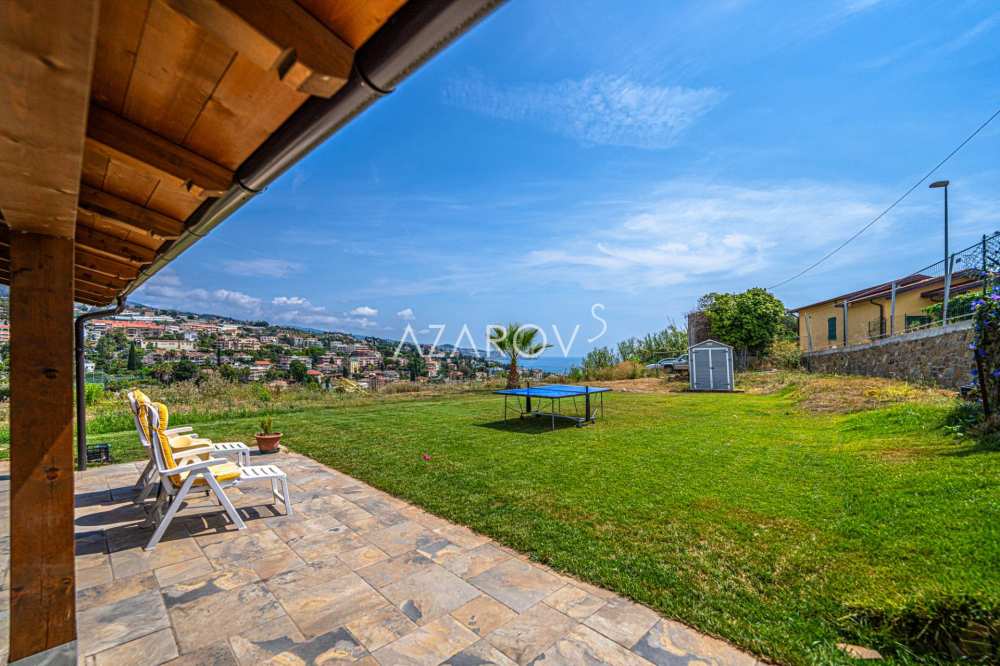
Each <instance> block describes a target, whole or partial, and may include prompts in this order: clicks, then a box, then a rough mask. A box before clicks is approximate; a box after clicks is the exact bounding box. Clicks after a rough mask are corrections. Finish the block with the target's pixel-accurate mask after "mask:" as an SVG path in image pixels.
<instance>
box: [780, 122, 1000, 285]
mask: <svg viewBox="0 0 1000 666" xmlns="http://www.w3.org/2000/svg"><path fill="white" fill-rule="evenodd" d="M997 116H1000V109H997V110H996V111H995V112H994V113H993V115H992V116H990V117H989V118H987V119H986V122H984V123H983V124H982V125H980V126H979V127H977V128H976V131H975V132H973V133H972V134H970V135H969V136H967V137H966V138H965V141H963V142H962V143H960V144H958V146H957V147H956V148H955V150H953V151H951V152H950V153H948V156H947V157H945V158H944V159H943V160H941V161H940V162H938V163H937V165H935V167H934V168H933V169H931V170H930V171H928V172H927V173H926V174H924V177H923V178H921V179H920V180H918V181H917V182H915V183H914V184H913V186H912V187H911V188H910V189H908V190H906V192H904V193H903V195H902V196H901V197H899V198H898V199H896V200H895V201H893V202H892V204H891V205H890V206H889V207H888V208H886V209H885V210H883V211H882V212H881V213H879V214H878V215H876V216H875V218H874V219H873V220H872V221H871V222H869V223H868V224H866V225H865V226H863V227H861V228H860V229H858V230H857V231H856V232H855V233H854V234H853V235H852V236H851V237H850V238H848V239H847V240H845V241H844V242H843V243H841V244H840V245H838V246H837V247H835V248H834V249H833V250H831V251H830V252H827V253H826V254H825V255H823V256H822V257H821V258H820V259H819V260H818V261H816V262H815V263H813V264H810V265H809V266H807V267H805V268H803V269H802V270H801V271H799V272H798V273H796V274H795V275H793V276H792V277H790V278H788V279H786V280H782V281H781V282H778V283H777V284H773V285H771V286H770V287H768V289H776V288H777V287H780V286H782V285H786V284H788V283H789V282H791V281H792V280H795V279H797V278H800V277H802V276H803V275H805V274H806V273H808V272H809V271H811V270H812V269H814V268H816V267H817V266H819V265H820V264H822V263H823V262H824V261H826V260H827V259H829V258H830V257H832V256H833V255H835V254H837V253H838V252H840V251H841V250H843V249H844V248H845V247H847V246H848V245H849V244H850V243H851V242H852V241H854V240H855V239H856V238H857V237H858V236H860V235H861V234H863V233H865V232H866V231H868V230H869V229H870V228H871V227H873V226H874V225H875V223H876V222H878V221H879V220H881V219H882V218H883V217H885V216H886V215H887V214H888V213H889V211H891V210H892V209H893V208H895V207H896V206H897V205H898V204H899V203H900V202H902V201H903V199H905V198H906V197H908V196H910V194H911V193H912V192H913V191H914V190H915V189H917V188H918V187H920V186H921V185H923V184H924V181H926V180H927V179H928V178H930V177H931V176H933V175H934V172H935V171H937V170H938V169H940V168H941V167H942V166H944V164H945V162H947V161H948V160H950V159H951V158H952V157H954V156H955V153H957V152H958V151H960V150H961V149H962V148H964V147H965V144H967V143H969V142H970V141H972V140H973V139H974V138H975V137H976V135H977V134H979V133H980V132H981V131H983V129H985V127H986V126H987V125H989V124H990V123H991V122H993V120H994V119H995V118H996V117H997Z"/></svg>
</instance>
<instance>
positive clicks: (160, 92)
mask: <svg viewBox="0 0 1000 666" xmlns="http://www.w3.org/2000/svg"><path fill="white" fill-rule="evenodd" d="M235 55H236V52H235V51H234V50H233V49H231V48H229V47H228V46H226V45H225V44H223V43H222V42H221V41H219V40H218V39H216V38H215V37H214V36H213V35H212V34H210V33H209V32H207V31H206V30H204V29H202V28H200V27H199V26H197V25H195V24H194V23H192V22H191V21H190V20H189V19H187V18H186V17H184V16H181V15H180V14H178V13H177V12H175V11H173V10H172V9H170V8H168V7H167V6H165V5H164V4H163V3H162V2H160V1H159V0H152V2H151V4H150V7H149V14H148V17H147V19H146V27H145V30H144V31H143V35H142V42H141V43H140V45H139V51H138V53H137V55H136V60H135V66H134V67H133V70H132V76H131V78H130V80H129V86H128V92H127V94H126V96H125V106H124V107H123V109H122V115H123V116H124V117H125V118H128V119H129V120H131V121H132V122H134V123H136V124H138V125H141V126H143V127H145V128H146V129H148V130H149V131H151V132H154V133H156V134H159V135H160V136H162V137H164V138H165V139H169V140H170V141H172V142H173V143H177V144H183V142H184V138H185V137H186V136H187V133H188V131H189V130H190V129H191V127H192V126H193V125H194V122H195V120H196V119H197V118H198V114H199V113H201V110H202V108H203V107H204V106H205V103H206V102H207V101H208V98H209V97H210V96H211V95H212V91H214V90H215V86H216V85H217V84H218V82H219V80H220V79H221V78H222V75H223V73H225V71H226V69H227V68H228V67H229V63H230V62H232V60H233V57H234V56H235ZM98 74H100V73H98Z"/></svg>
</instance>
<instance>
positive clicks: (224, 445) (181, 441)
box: [128, 389, 250, 504]
mask: <svg viewBox="0 0 1000 666" xmlns="http://www.w3.org/2000/svg"><path fill="white" fill-rule="evenodd" d="M128 403H129V407H130V408H131V410H132V419H133V421H134V422H135V431H136V433H137V434H138V435H139V442H140V443H141V444H142V446H143V448H145V449H146V454H147V455H148V457H149V460H148V461H147V463H146V467H145V468H144V469H143V470H142V473H141V474H140V475H139V480H138V481H136V484H135V485H136V487H140V486H141V487H142V491H141V492H140V493H139V496H138V497H136V499H135V503H136V504H142V503H143V502H145V501H146V498H147V497H149V494H150V493H151V492H152V491H153V490H155V489H156V481H157V473H156V463H155V461H154V459H153V453H152V451H151V449H150V431H149V424H147V423H146V417H145V414H144V412H143V410H142V409H140V407H141V406H142V405H144V404H147V403H152V400H150V398H149V396H147V395H146V394H145V393H143V392H142V391H140V390H139V389H133V390H131V391H129V392H128ZM164 425H166V424H164ZM193 430H194V429H193V428H192V427H191V426H182V427H179V428H166V429H165V431H164V432H166V435H167V437H168V438H169V439H170V447H171V449H173V450H174V451H183V450H185V449H191V448H200V449H203V448H209V449H211V450H212V451H213V452H214V453H218V454H221V455H228V456H232V455H235V456H236V462H237V463H238V464H240V465H249V464H250V447H248V446H247V445H246V444H244V443H243V442H213V441H212V440H210V439H202V438H199V437H198V433H196V432H193Z"/></svg>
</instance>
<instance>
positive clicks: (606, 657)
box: [532, 625, 652, 666]
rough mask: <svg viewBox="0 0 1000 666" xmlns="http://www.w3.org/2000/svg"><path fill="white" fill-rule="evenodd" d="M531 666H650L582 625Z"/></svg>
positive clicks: (540, 656) (557, 642) (640, 658)
mask: <svg viewBox="0 0 1000 666" xmlns="http://www.w3.org/2000/svg"><path fill="white" fill-rule="evenodd" d="M532 663H533V664H545V666H577V664H607V666H652V665H651V664H650V662H648V661H646V660H645V659H643V658H642V657H640V656H638V655H636V654H635V653H633V652H629V651H628V650H626V649H625V648H623V647H622V646H621V645H619V644H618V643H615V642H614V641H613V640H611V639H610V638H607V637H605V636H602V635H601V634H599V633H597V632H596V631H594V630H593V629H591V628H590V627H585V626H583V625H577V626H576V627H575V628H574V629H573V630H572V631H570V632H569V633H568V634H566V636H565V637H563V638H561V639H560V640H558V641H556V643H555V645H553V646H552V647H550V648H549V649H548V650H546V651H545V652H543V653H542V654H541V655H539V656H538V657H537V658H536V659H535V660H534V661H533V662H532Z"/></svg>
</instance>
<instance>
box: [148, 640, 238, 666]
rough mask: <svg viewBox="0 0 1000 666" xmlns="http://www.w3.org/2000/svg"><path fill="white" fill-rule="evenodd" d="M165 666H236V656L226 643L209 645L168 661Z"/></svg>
mask: <svg viewBox="0 0 1000 666" xmlns="http://www.w3.org/2000/svg"><path fill="white" fill-rule="evenodd" d="M165 666H238V664H237V661H236V655H234V654H233V651H232V650H231V649H230V647H229V643H227V642H226V641H220V642H219V643H216V644H215V645H209V646H206V647H203V648H199V649H197V650H193V651H191V652H188V653H187V654H184V655H181V656H180V657H178V658H177V659H174V660H172V661H168V662H167V663H166V664H165Z"/></svg>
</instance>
